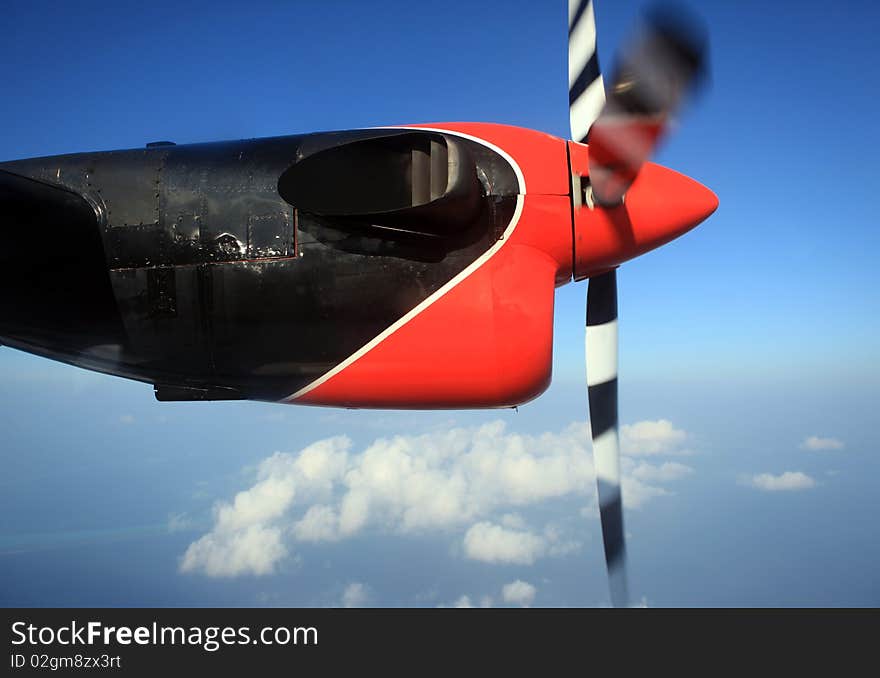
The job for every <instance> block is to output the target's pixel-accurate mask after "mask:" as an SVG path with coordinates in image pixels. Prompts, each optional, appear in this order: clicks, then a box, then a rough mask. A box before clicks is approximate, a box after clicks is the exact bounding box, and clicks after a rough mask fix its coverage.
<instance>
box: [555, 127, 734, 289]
mask: <svg viewBox="0 0 880 678" xmlns="http://www.w3.org/2000/svg"><path fill="white" fill-rule="evenodd" d="M569 149H570V157H571V169H572V179H573V181H572V184H573V196H572V200H573V209H572V213H573V216H574V278H575V280H583V279H584V278H590V277H592V276H595V275H598V274H600V273H603V272H605V271H608V270H610V269H612V268H615V267H617V266H619V265H620V264H622V263H623V262H625V261H629V260H630V259H633V258H635V257H637V256H639V255H641V254H644V253H645V252H649V251H651V250H653V249H655V248H657V247H660V246H661V245H665V244H666V243H668V242H670V241H671V240H674V239H675V238H677V237H679V236H680V235H683V234H684V233H687V232H688V231H689V230H691V229H692V228H694V227H695V226H697V225H698V224H700V223H701V222H702V221H703V220H705V219H706V218H707V217H708V216H709V215H711V214H712V213H713V212H714V211H715V210H716V209H717V208H718V198H717V196H716V195H715V194H714V193H713V192H712V191H711V190H709V189H708V188H706V187H705V186H703V185H702V184H700V183H699V182H697V181H694V180H693V179H691V178H689V177H686V176H684V175H683V174H679V173H678V172H675V171H674V170H671V169H668V168H666V167H662V166H660V165H656V164H654V163H650V162H648V163H645V164H644V165H643V166H642V168H641V171H640V172H639V174H638V177H637V178H636V180H635V182H634V183H633V184H632V186H630V188H629V190H628V191H627V192H626V195H625V196H624V199H623V201H622V202H621V203H620V204H618V205H615V206H602V205H599V204H596V203H595V200H594V198H593V196H592V191H591V188H590V179H589V169H588V168H589V147H588V146H587V145H585V144H579V143H576V142H573V141H570V142H569Z"/></svg>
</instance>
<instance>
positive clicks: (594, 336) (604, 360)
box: [586, 319, 617, 386]
mask: <svg viewBox="0 0 880 678" xmlns="http://www.w3.org/2000/svg"><path fill="white" fill-rule="evenodd" d="M586 349H587V350H586V353H587V386H596V385H597V384H604V383H605V382H606V381H611V380H612V379H615V378H616V377H617V319H614V320H612V321H610V322H607V323H603V324H602V325H587V337H586Z"/></svg>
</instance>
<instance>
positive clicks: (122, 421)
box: [119, 414, 134, 425]
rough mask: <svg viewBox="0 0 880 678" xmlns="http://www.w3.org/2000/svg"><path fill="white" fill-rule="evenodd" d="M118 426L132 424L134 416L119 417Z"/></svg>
mask: <svg viewBox="0 0 880 678" xmlns="http://www.w3.org/2000/svg"><path fill="white" fill-rule="evenodd" d="M119 423H120V424H126V425H128V424H133V423H134V415H133V414H123V415H121V416H120V417H119Z"/></svg>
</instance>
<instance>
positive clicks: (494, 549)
mask: <svg viewBox="0 0 880 678" xmlns="http://www.w3.org/2000/svg"><path fill="white" fill-rule="evenodd" d="M463 545H464V553H465V555H466V556H467V557H468V558H471V559H472V560H481V561H483V562H484V563H516V564H518V565H531V564H532V563H534V562H535V560H536V559H538V558H540V557H541V556H542V555H544V553H545V552H546V550H547V543H546V540H545V539H544V538H543V537H541V536H539V535H536V534H533V533H531V532H528V531H525V530H511V529H509V528H506V527H502V526H500V525H493V524H492V523H489V522H481V523H477V524H476V525H473V526H471V528H470V529H469V530H468V531H467V532H466V533H465V535H464V542H463Z"/></svg>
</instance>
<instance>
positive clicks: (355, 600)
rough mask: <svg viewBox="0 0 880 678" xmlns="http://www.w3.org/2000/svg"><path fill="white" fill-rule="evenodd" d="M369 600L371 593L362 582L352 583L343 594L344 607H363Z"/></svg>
mask: <svg viewBox="0 0 880 678" xmlns="http://www.w3.org/2000/svg"><path fill="white" fill-rule="evenodd" d="M369 600H370V591H369V589H368V588H367V587H366V586H365V585H364V584H361V583H360V582H356V581H353V582H351V583H350V584H349V585H348V586H346V587H345V591H343V592H342V607H363V606H364V605H366V604H367V603H368V602H369Z"/></svg>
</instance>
